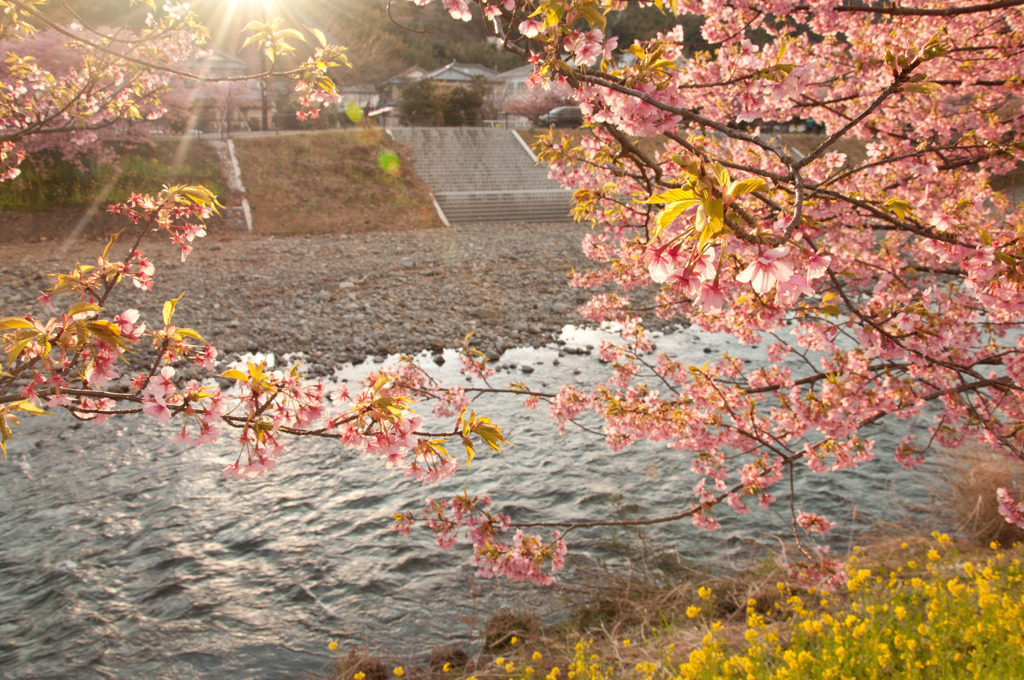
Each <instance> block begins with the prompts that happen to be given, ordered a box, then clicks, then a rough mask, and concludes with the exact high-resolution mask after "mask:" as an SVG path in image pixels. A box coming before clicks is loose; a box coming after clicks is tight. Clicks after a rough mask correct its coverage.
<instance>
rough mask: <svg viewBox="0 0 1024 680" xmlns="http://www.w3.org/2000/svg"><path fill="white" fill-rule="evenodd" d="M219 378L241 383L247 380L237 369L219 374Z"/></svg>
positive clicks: (247, 377)
mask: <svg viewBox="0 0 1024 680" xmlns="http://www.w3.org/2000/svg"><path fill="white" fill-rule="evenodd" d="M220 377H222V378H230V379H231V380H241V381H242V382H245V381H246V380H248V379H249V376H247V375H246V374H245V373H242V372H241V371H239V370H238V369H237V368H232V369H230V370H227V371H224V372H223V373H221V374H220Z"/></svg>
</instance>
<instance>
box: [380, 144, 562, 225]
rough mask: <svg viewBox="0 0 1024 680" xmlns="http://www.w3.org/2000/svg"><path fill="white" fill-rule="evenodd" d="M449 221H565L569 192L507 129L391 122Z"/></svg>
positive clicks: (415, 167) (418, 173) (414, 165)
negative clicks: (409, 125)
mask: <svg viewBox="0 0 1024 680" xmlns="http://www.w3.org/2000/svg"><path fill="white" fill-rule="evenodd" d="M389 132H390V134H391V135H392V137H394V138H395V139H396V140H398V141H399V142H402V143H403V144H405V145H407V146H408V147H409V148H410V150H411V151H412V164H413V168H414V169H415V170H416V174H417V175H419V177H420V179H421V180H422V181H423V182H424V183H425V184H427V186H429V187H430V188H431V190H432V191H433V192H434V197H435V199H436V200H437V203H438V206H439V207H440V209H441V211H442V212H443V213H444V216H445V218H446V219H447V220H448V221H449V222H450V223H455V224H459V223H468V222H509V221H543V222H558V221H568V220H569V219H570V218H569V211H570V207H571V192H569V191H568V190H566V189H562V188H561V187H560V186H559V184H558V183H557V182H555V181H554V180H552V179H551V178H549V177H548V169H547V168H546V167H544V166H538V165H537V164H536V163H534V161H533V158H532V156H531V155H530V154H529V153H528V152H527V151H526V149H525V148H524V147H523V145H522V143H521V142H520V141H519V139H518V138H517V137H515V136H514V133H512V132H511V131H509V130H502V129H484V128H395V129H392V130H389Z"/></svg>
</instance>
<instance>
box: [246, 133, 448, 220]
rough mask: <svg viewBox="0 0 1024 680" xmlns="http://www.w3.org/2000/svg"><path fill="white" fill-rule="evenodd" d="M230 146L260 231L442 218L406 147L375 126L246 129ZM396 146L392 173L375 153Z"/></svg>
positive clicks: (391, 149)
mask: <svg viewBox="0 0 1024 680" xmlns="http://www.w3.org/2000/svg"><path fill="white" fill-rule="evenodd" d="M235 149H236V152H237V154H238V161H239V164H240V165H241V168H242V183H243V184H244V185H245V188H246V192H247V194H248V196H249V202H250V203H251V205H252V211H253V223H254V229H255V231H256V232H257V233H260V234H299V233H301V234H323V233H355V232H365V231H382V230H399V229H423V228H433V227H439V226H441V223H440V220H439V219H438V218H437V214H436V213H435V212H434V209H433V206H432V203H431V200H430V190H429V189H428V188H427V187H425V186H424V185H423V184H421V183H420V182H419V180H418V179H417V178H416V176H415V175H414V174H413V171H412V166H411V164H410V163H409V162H408V155H407V153H405V152H404V150H402V149H400V148H398V146H397V145H396V144H395V143H394V142H393V141H392V140H391V139H390V138H388V137H386V136H385V135H384V134H383V133H382V132H381V131H380V130H377V129H364V130H355V131H329V132H322V133H313V134H304V135H282V136H279V137H277V136H275V137H258V138H257V137H252V138H246V139H239V140H237V141H236V144H235ZM388 150H390V151H393V152H395V153H396V154H397V155H398V157H399V160H400V163H399V170H398V172H397V173H395V174H389V173H387V172H385V171H384V170H383V169H382V168H381V165H380V163H379V160H378V157H379V154H380V153H381V152H382V151H388Z"/></svg>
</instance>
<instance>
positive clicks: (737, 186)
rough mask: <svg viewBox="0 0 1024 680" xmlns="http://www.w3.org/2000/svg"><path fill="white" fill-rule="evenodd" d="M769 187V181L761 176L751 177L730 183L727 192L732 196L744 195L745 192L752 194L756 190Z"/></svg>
mask: <svg viewBox="0 0 1024 680" xmlns="http://www.w3.org/2000/svg"><path fill="white" fill-rule="evenodd" d="M767 188H768V183H767V182H765V181H764V180H763V179H761V178H760V177H749V178H747V179H743V180H737V181H735V182H733V183H732V184H730V185H729V189H728V190H727V191H726V193H727V194H728V195H730V196H742V195H743V194H750V193H753V192H755V191H764V190H765V189H767Z"/></svg>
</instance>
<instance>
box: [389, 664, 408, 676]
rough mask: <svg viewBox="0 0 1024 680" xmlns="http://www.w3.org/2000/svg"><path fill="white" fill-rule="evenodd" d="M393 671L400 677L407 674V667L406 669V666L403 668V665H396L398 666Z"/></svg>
mask: <svg viewBox="0 0 1024 680" xmlns="http://www.w3.org/2000/svg"><path fill="white" fill-rule="evenodd" d="M392 672H393V673H394V674H395V675H397V676H398V677H402V676H403V675H405V669H404V668H402V667H401V666H396V667H395V670H394V671H392Z"/></svg>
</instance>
